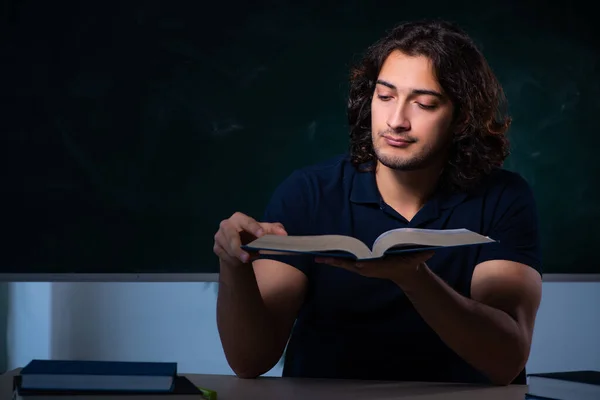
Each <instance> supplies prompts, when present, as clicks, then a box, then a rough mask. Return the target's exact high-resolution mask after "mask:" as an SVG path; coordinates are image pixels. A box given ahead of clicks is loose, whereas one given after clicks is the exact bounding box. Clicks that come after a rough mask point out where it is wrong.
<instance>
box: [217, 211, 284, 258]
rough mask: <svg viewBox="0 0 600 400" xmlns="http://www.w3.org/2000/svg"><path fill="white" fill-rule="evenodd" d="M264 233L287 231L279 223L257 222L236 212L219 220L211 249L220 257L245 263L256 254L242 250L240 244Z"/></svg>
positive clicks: (276, 233)
mask: <svg viewBox="0 0 600 400" xmlns="http://www.w3.org/2000/svg"><path fill="white" fill-rule="evenodd" d="M265 234H275V235H287V232H286V230H285V228H284V227H283V225H282V224H281V223H278V222H277V223H259V222H258V221H256V220H255V219H254V218H252V217H249V216H247V215H245V214H242V213H239V212H236V213H234V214H233V215H232V216H231V217H230V218H228V219H226V220H223V221H221V223H220V225H219V230H218V231H217V233H216V234H215V236H214V239H215V243H214V246H213V251H214V253H215V254H216V255H217V256H218V257H219V258H220V259H237V260H239V261H241V262H242V263H244V264H245V263H248V262H251V261H252V260H254V259H256V258H257V256H258V255H257V254H250V253H248V252H246V251H244V250H242V248H241V246H242V245H243V244H246V243H247V242H249V241H251V240H253V239H254V238H257V237H261V236H262V235H265Z"/></svg>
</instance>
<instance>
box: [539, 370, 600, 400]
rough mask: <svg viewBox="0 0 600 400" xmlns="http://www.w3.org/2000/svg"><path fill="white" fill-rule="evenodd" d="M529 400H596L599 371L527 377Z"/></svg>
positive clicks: (598, 388)
mask: <svg viewBox="0 0 600 400" xmlns="http://www.w3.org/2000/svg"><path fill="white" fill-rule="evenodd" d="M527 386H528V390H527V395H528V396H529V397H528V398H531V399H559V400H598V399H600V371H565V372H547V373H538V374H529V375H527Z"/></svg>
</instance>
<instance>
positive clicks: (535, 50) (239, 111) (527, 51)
mask: <svg viewBox="0 0 600 400" xmlns="http://www.w3.org/2000/svg"><path fill="white" fill-rule="evenodd" d="M4 11H6V12H5V13H4V15H5V16H4V17H3V18H4V19H3V22H6V23H3V24H2V26H3V28H2V32H1V33H2V39H1V40H2V42H1V44H2V48H1V50H2V51H1V54H0V56H1V57H2V60H1V61H2V63H1V65H2V69H3V70H4V73H3V74H2V84H3V88H4V89H3V94H4V95H6V94H8V101H7V102H6V103H5V106H3V111H4V117H3V118H2V120H1V123H2V127H3V129H2V139H1V140H2V149H3V151H4V157H3V160H4V161H5V162H6V164H5V167H4V168H3V171H4V173H3V177H2V181H3V182H2V188H3V200H4V204H5V206H4V207H3V210H2V220H3V223H2V226H3V230H4V239H3V240H4V244H5V245H6V246H5V249H4V250H3V252H2V253H3V254H2V255H0V271H2V272H21V273H23V272H32V273H40V272H54V273H62V272H86V273H89V272H95V273H97V272H107V273H114V272H127V273H132V272H135V273H143V272H165V273H173V272H177V273H182V272H217V270H218V266H217V259H216V257H215V256H214V255H213V253H212V243H213V235H214V233H215V232H216V230H217V228H218V224H219V222H220V221H221V220H222V219H224V218H227V217H228V216H229V215H231V214H232V213H233V212H234V211H242V212H245V213H248V214H250V215H253V216H256V217H260V215H261V214H262V211H263V208H264V206H265V203H266V201H267V200H268V198H269V196H270V193H271V191H272V190H273V189H274V188H275V186H276V185H277V184H278V183H279V182H280V181H281V180H282V179H283V178H284V177H286V176H287V175H288V174H289V173H290V172H291V171H292V170H293V169H295V168H298V167H301V166H304V165H308V164H311V163H313V162H316V161H318V160H321V159H324V158H327V157H329V156H331V155H334V154H338V153H340V152H344V151H346V149H347V138H348V132H347V126H346V115H345V111H346V110H345V101H346V90H347V76H348V71H349V67H350V66H351V64H352V63H353V62H355V61H356V60H357V58H358V57H359V56H360V55H361V52H362V51H363V50H364V49H365V47H366V46H367V45H369V44H370V43H371V42H372V41H373V40H375V39H377V38H378V37H379V36H380V35H382V34H383V33H384V32H385V31H386V30H387V29H389V28H391V27H392V26H393V25H394V24H396V23H398V22H400V21H401V20H405V19H413V18H422V17H443V18H448V19H451V20H454V21H456V22H459V23H460V24H461V25H462V26H463V27H464V28H465V29H466V30H467V31H468V32H469V33H471V34H472V35H473V37H474V38H475V39H476V41H477V43H479V44H480V46H481V48H482V50H483V52H484V53H485V54H486V56H487V57H488V59H489V62H490V64H491V65H492V67H493V68H494V70H495V71H496V73H497V74H498V76H499V78H500V80H501V81H502V83H503V85H504V87H505V90H506V93H507V96H508V99H509V102H510V107H511V113H512V115H513V117H514V123H513V126H512V129H511V132H510V136H511V140H512V144H513V145H512V154H511V156H510V158H509V159H508V160H507V163H506V167H507V168H508V169H511V170H515V171H518V172H520V173H521V174H522V175H523V176H524V177H525V178H526V179H527V180H528V181H529V182H530V183H531V185H532V186H533V189H534V191H535V194H536V196H537V199H538V205H539V212H540V219H541V228H542V235H543V251H544V269H545V272H546V273H599V272H600V263H597V262H594V249H595V245H596V242H597V241H598V240H599V239H600V235H598V234H597V233H596V231H595V229H596V227H597V226H598V225H600V206H599V204H600V189H599V188H598V186H597V177H598V176H599V175H600V174H599V172H600V162H599V161H598V158H599V157H598V156H597V149H598V148H600V132H599V130H598V123H597V118H598V115H600V100H599V99H600V80H598V76H600V62H599V56H598V48H600V46H598V43H597V42H594V40H595V37H596V36H597V24H593V23H592V22H593V21H592V18H591V15H590V14H591V13H590V12H589V11H588V10H587V9H586V8H584V7H582V6H577V4H576V2H569V3H568V6H566V5H565V6H563V7H561V8H555V9H550V6H544V7H542V8H540V7H539V6H538V5H536V4H533V3H531V5H528V3H527V2H525V3H524V2H517V1H514V2H507V1H503V2H497V3H495V4H494V3H490V2H481V3H480V2H476V1H472V2H462V3H461V2H446V1H441V0H439V1H437V0H435V1H434V2H433V3H431V2H430V3H422V2H416V3H415V2H407V3H403V2H377V1H369V2H366V1H358V0H354V1H343V2H321V1H315V0H312V1H277V2H267V1H263V2H258V1H257V2H243V1H238V0H234V1H230V2H212V3H211V4H208V3H204V4H203V3H202V2H176V1H171V2H167V1H156V0H147V1H138V2H110V1H108V2H107V1H102V2H101V1H91V2H90V1H86V2H78V1H71V2H59V3H56V2H22V1H12V2H8V3H7V5H6V6H5V10H4Z"/></svg>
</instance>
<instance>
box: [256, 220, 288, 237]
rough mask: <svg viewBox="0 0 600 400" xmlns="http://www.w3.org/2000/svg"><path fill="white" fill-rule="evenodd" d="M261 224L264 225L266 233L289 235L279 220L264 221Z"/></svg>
mask: <svg viewBox="0 0 600 400" xmlns="http://www.w3.org/2000/svg"><path fill="white" fill-rule="evenodd" d="M260 225H261V226H262V227H263V229H264V233H266V234H273V235H283V236H287V232H286V230H285V228H284V227H283V224H281V223H279V222H272V223H270V222H262V223H261V224H260Z"/></svg>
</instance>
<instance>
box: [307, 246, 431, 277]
mask: <svg viewBox="0 0 600 400" xmlns="http://www.w3.org/2000/svg"><path fill="white" fill-rule="evenodd" d="M433 254H434V252H433V251H417V252H414V253H406V254H399V255H387V256H384V257H383V258H379V259H376V260H368V261H357V260H350V259H346V258H333V257H331V258H326V257H317V258H316V259H315V261H316V262H318V263H322V264H328V265H332V266H334V267H339V268H344V269H346V270H348V271H352V272H356V273H358V274H360V275H363V276H366V277H370V278H381V279H389V280H391V281H394V282H395V283H397V284H398V285H401V284H402V283H404V282H405V281H406V280H408V279H411V278H412V277H413V276H415V275H416V274H417V272H418V269H419V267H421V265H422V264H423V263H425V261H427V260H429V259H430V258H431V257H432V256H433Z"/></svg>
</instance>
